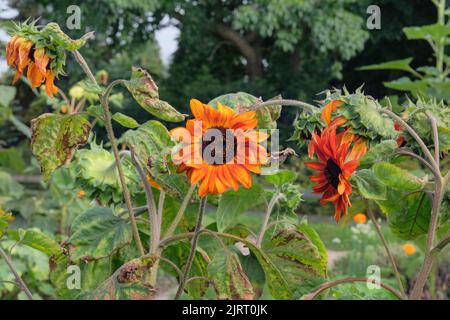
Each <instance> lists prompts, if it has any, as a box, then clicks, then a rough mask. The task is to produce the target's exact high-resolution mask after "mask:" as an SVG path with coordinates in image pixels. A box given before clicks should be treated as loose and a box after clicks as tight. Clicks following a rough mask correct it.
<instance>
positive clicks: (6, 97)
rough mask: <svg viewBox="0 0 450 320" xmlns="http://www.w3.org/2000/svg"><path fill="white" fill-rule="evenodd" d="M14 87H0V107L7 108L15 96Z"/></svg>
mask: <svg viewBox="0 0 450 320" xmlns="http://www.w3.org/2000/svg"><path fill="white" fill-rule="evenodd" d="M16 92H17V90H16V87H12V86H4V85H0V105H1V106H3V107H8V106H10V105H11V102H12V101H13V100H14V97H15V96H16Z"/></svg>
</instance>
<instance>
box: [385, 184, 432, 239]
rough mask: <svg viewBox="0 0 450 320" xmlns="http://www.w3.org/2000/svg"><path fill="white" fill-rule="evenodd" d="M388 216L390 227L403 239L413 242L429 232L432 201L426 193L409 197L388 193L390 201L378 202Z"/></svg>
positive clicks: (417, 193) (416, 193) (418, 193)
mask: <svg viewBox="0 0 450 320" xmlns="http://www.w3.org/2000/svg"><path fill="white" fill-rule="evenodd" d="M377 204H378V205H379V206H380V208H381V210H382V211H383V212H384V213H385V214H386V215H387V217H388V222H389V227H390V228H391V230H392V232H393V233H394V234H395V235H396V236H398V237H399V238H401V239H405V240H412V239H415V238H417V237H418V236H420V235H422V234H426V233H427V232H428V226H429V224H430V216H431V200H430V198H429V197H428V195H427V194H426V193H424V192H415V193H412V194H409V195H404V196H402V195H399V194H398V193H396V192H390V193H388V199H387V200H385V201H377Z"/></svg>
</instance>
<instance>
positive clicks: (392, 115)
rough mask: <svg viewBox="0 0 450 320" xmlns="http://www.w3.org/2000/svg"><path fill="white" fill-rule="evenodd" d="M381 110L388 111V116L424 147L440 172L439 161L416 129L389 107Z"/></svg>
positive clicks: (429, 158)
mask: <svg viewBox="0 0 450 320" xmlns="http://www.w3.org/2000/svg"><path fill="white" fill-rule="evenodd" d="M380 111H381V112H384V113H386V114H387V115H388V116H390V117H391V118H392V119H394V120H396V121H397V122H398V123H399V124H400V125H401V126H402V127H404V128H405V129H406V130H407V131H408V133H409V134H410V135H411V136H412V137H413V138H414V140H416V142H417V143H418V144H419V146H420V148H421V149H422V151H423V153H424V154H425V156H426V157H427V158H428V160H429V162H430V163H431V165H432V166H433V167H434V168H435V169H436V171H438V172H439V167H438V165H437V163H436V162H435V161H434V157H433V156H432V155H431V153H430V150H428V148H427V146H426V145H425V143H424V142H423V140H422V139H421V138H420V137H419V135H418V134H417V133H416V131H414V129H413V128H411V126H410V125H409V124H407V123H406V121H405V120H403V119H402V118H400V117H399V116H398V115H396V114H395V113H394V112H392V111H391V110H389V109H380Z"/></svg>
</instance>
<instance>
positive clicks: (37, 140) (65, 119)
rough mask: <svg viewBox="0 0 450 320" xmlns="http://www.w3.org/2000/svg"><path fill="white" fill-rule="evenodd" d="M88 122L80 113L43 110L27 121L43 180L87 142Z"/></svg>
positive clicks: (89, 128) (67, 161)
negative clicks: (67, 113)
mask: <svg viewBox="0 0 450 320" xmlns="http://www.w3.org/2000/svg"><path fill="white" fill-rule="evenodd" d="M90 130H91V124H90V123H89V121H88V120H87V119H86V118H85V116H84V115H66V116H61V115H56V114H52V113H45V114H43V115H41V116H39V117H38V118H36V119H33V120H31V134H32V138H31V150H32V152H33V154H34V155H35V157H36V159H37V160H38V162H39V164H40V166H41V171H42V175H43V176H44V179H48V178H49V177H50V175H51V173H52V172H53V171H54V170H55V169H57V168H58V167H60V166H62V165H64V164H67V163H69V162H70V161H71V159H72V156H73V154H74V152H75V150H76V149H77V148H78V146H80V145H83V144H85V143H86V142H87V139H88V136H89V132H90Z"/></svg>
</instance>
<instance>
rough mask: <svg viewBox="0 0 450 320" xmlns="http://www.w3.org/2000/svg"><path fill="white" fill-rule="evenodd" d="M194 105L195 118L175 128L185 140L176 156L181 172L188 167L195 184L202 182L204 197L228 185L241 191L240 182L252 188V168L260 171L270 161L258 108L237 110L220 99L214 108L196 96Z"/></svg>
mask: <svg viewBox="0 0 450 320" xmlns="http://www.w3.org/2000/svg"><path fill="white" fill-rule="evenodd" d="M190 107H191V110H192V113H193V115H194V117H195V120H188V121H187V122H186V128H184V127H179V128H175V129H173V130H172V131H171V135H172V137H174V138H175V139H178V140H181V141H182V148H181V150H180V152H179V153H178V154H177V155H174V156H173V160H174V162H175V163H176V164H179V167H178V172H184V171H186V173H187V175H188V177H189V179H190V182H191V184H196V183H199V182H200V187H199V195H200V196H202V197H203V196H205V195H207V194H220V193H223V192H225V191H226V190H227V189H228V188H233V190H235V191H237V190H238V188H239V186H238V183H240V184H241V185H242V186H243V187H245V188H250V187H251V186H252V177H251V175H250V172H254V173H260V172H261V169H260V166H261V165H262V164H265V163H267V161H268V156H267V150H266V149H265V148H264V147H263V146H261V145H260V144H259V143H260V142H262V141H264V140H266V139H267V137H268V135H267V134H265V133H263V132H261V131H255V130H254V129H255V128H256V126H257V124H258V120H257V118H256V112H254V111H248V112H243V113H236V112H235V111H234V110H233V109H231V108H230V107H227V106H224V105H222V104H220V103H218V108H217V109H214V108H212V107H210V106H209V105H206V104H203V103H201V102H200V101H198V100H196V99H192V100H191V102H190ZM217 133H219V135H217ZM212 138H214V139H212ZM218 138H220V139H219V140H217V141H216V139H218Z"/></svg>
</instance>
